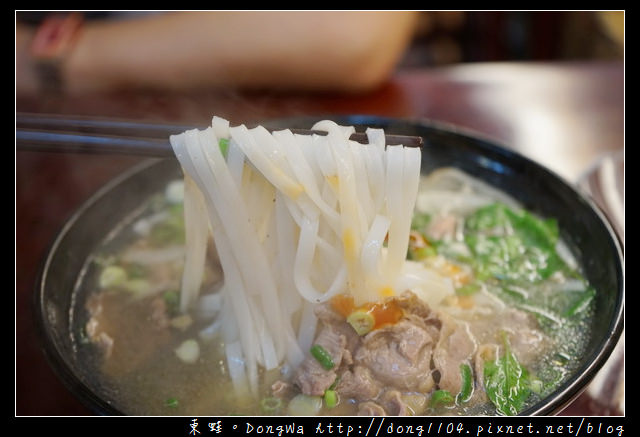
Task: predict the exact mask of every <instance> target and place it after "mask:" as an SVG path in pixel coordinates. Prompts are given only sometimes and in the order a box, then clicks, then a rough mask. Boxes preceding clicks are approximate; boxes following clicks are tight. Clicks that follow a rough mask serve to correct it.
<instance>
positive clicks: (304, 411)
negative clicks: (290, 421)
mask: <svg viewBox="0 0 640 437" xmlns="http://www.w3.org/2000/svg"><path fill="white" fill-rule="evenodd" d="M321 408H322V398H321V397H320V396H307V395H303V394H299V395H297V396H295V397H294V398H293V399H291V401H289V405H288V406H287V413H288V415H289V416H316V415H317V414H318V413H319V412H320V409H321Z"/></svg>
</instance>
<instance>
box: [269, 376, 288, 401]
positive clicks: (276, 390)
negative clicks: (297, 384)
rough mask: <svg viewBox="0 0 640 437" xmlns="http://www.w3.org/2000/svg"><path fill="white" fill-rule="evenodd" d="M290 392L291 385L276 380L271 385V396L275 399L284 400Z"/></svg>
mask: <svg viewBox="0 0 640 437" xmlns="http://www.w3.org/2000/svg"><path fill="white" fill-rule="evenodd" d="M292 392H293V387H292V385H291V384H290V383H288V382H286V381H282V380H278V381H276V382H274V383H273V384H271V394H272V395H273V397H275V398H280V399H286V398H288V397H289V396H290V395H291V393H292Z"/></svg>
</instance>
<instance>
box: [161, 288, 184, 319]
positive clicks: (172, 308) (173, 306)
mask: <svg viewBox="0 0 640 437" xmlns="http://www.w3.org/2000/svg"><path fill="white" fill-rule="evenodd" d="M162 297H163V299H164V303H165V305H166V306H167V312H168V313H169V314H171V315H173V314H177V313H178V310H179V307H180V294H179V293H178V292H177V291H175V290H169V291H165V293H164V294H163V295H162Z"/></svg>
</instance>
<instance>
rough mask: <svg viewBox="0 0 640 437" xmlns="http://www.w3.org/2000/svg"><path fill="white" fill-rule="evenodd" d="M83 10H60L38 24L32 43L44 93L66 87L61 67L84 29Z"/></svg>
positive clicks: (33, 54)
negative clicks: (61, 11)
mask: <svg viewBox="0 0 640 437" xmlns="http://www.w3.org/2000/svg"><path fill="white" fill-rule="evenodd" d="M83 21H84V20H83V16H82V14H81V13H78V12H72V13H64V14H62V13H60V14H54V15H51V16H50V17H47V18H46V19H45V20H44V21H43V22H42V23H41V24H40V26H39V27H38V30H37V31H36V34H35V36H34V37H33V41H32V43H31V47H30V50H31V55H32V56H33V59H34V61H35V68H36V74H37V76H38V80H39V82H40V87H41V88H42V91H44V92H60V91H62V89H63V88H64V80H63V77H62V73H61V69H62V65H63V63H64V61H65V59H66V57H67V56H68V55H69V53H70V52H71V50H72V48H73V46H74V45H75V42H76V41H77V39H78V36H79V34H80V30H81V29H82V24H83Z"/></svg>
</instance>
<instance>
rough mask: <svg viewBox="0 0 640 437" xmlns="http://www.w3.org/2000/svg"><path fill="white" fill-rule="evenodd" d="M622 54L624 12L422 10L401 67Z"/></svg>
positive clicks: (601, 57) (619, 56)
mask: <svg viewBox="0 0 640 437" xmlns="http://www.w3.org/2000/svg"><path fill="white" fill-rule="evenodd" d="M623 57H624V12H623V11H566V12H563V11H539V12H538V11H510V12H484V11H481V12H464V11H441V12H422V13H421V14H420V17H419V23H418V27H417V31H416V35H415V37H414V40H413V42H412V44H411V46H410V47H409V49H408V51H407V53H406V55H405V57H404V59H403V61H402V63H401V64H400V67H401V68H408V67H421V66H425V65H449V64H454V63H459V62H493V61H558V60H564V61H570V60H571V61H575V60H596V59H598V60H605V59H606V60H621V59H623Z"/></svg>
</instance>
